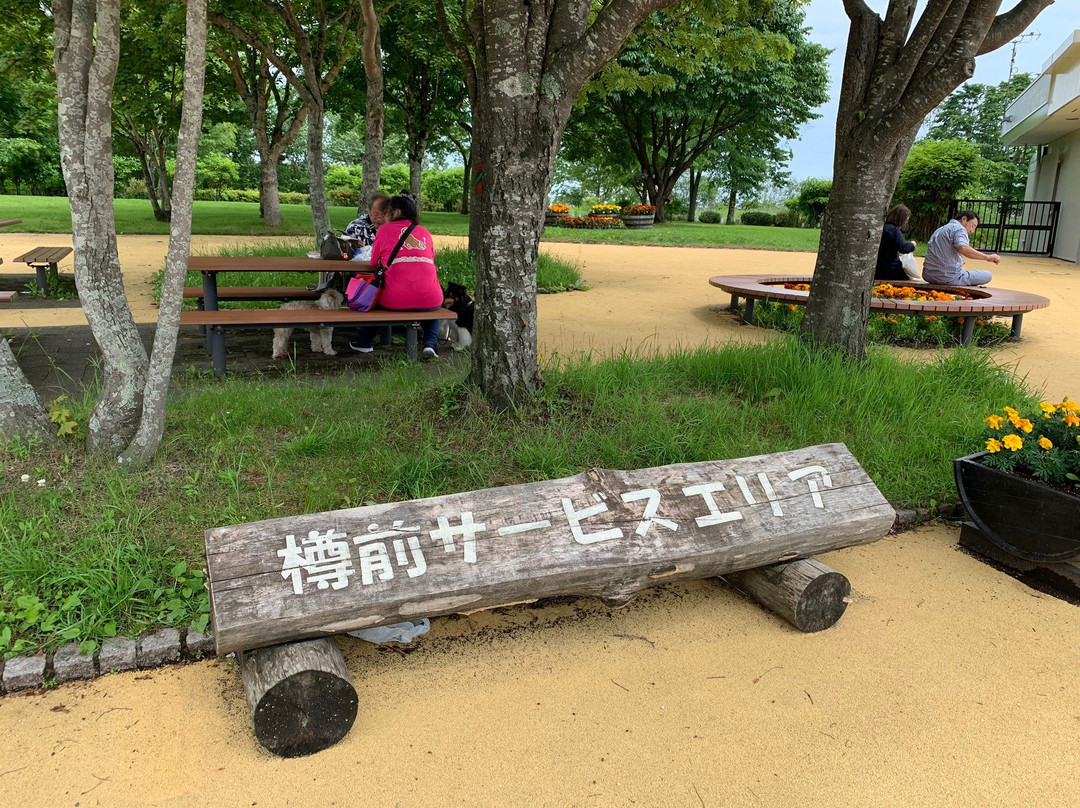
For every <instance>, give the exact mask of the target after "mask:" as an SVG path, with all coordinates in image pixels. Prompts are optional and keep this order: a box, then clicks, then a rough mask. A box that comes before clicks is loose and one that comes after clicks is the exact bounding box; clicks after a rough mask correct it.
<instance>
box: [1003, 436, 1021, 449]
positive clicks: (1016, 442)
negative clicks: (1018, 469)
mask: <svg viewBox="0 0 1080 808" xmlns="http://www.w3.org/2000/svg"><path fill="white" fill-rule="evenodd" d="M1002 444H1003V445H1004V446H1005V448H1006V449H1008V450H1009V451H1010V452H1015V451H1016V450H1017V449H1022V448H1023V447H1024V439H1023V438H1021V437H1020V436H1019V435H1006V436H1005V439H1004V440H1002Z"/></svg>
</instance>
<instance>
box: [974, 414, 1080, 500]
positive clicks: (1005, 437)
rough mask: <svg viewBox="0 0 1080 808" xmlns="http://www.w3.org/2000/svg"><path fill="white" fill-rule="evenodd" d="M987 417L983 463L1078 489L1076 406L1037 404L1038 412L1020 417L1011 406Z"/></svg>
mask: <svg viewBox="0 0 1080 808" xmlns="http://www.w3.org/2000/svg"><path fill="white" fill-rule="evenodd" d="M1002 412H1003V413H1004V415H996V414H995V415H988V416H987V417H986V418H984V419H983V423H985V424H986V428H987V431H986V435H985V439H986V451H987V452H989V454H988V455H987V456H986V457H985V458H983V463H984V464H985V465H987V466H991V467H992V468H996V469H1001V470H1002V471H1008V472H1015V471H1021V472H1025V473H1027V474H1030V475H1031V476H1032V477H1036V478H1038V479H1040V480H1043V481H1045V482H1049V483H1061V484H1071V485H1073V486H1078V487H1080V404H1077V403H1076V402H1075V401H1073V400H1071V399H1069V398H1066V399H1065V400H1064V401H1062V402H1061V403H1060V404H1051V403H1050V402H1048V401H1042V402H1040V403H1039V412H1038V413H1028V415H1029V416H1030V417H1027V418H1025V417H1022V416H1021V415H1020V413H1019V412H1018V411H1017V410H1015V409H1014V408H1012V407H1005V408H1004V409H1003V410H1002Z"/></svg>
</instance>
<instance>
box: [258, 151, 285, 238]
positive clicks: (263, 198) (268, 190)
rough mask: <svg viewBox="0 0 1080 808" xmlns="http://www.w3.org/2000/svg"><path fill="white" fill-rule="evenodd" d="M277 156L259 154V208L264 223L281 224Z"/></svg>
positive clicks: (272, 225) (277, 225)
mask: <svg viewBox="0 0 1080 808" xmlns="http://www.w3.org/2000/svg"><path fill="white" fill-rule="evenodd" d="M277 169H278V167H277V158H276V157H273V158H271V157H269V156H266V157H264V156H262V155H259V208H260V210H261V211H262V217H263V224H265V225H268V226H269V227H280V226H281V192H280V191H279V190H278V170H277Z"/></svg>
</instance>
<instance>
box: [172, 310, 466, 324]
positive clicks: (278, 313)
mask: <svg viewBox="0 0 1080 808" xmlns="http://www.w3.org/2000/svg"><path fill="white" fill-rule="evenodd" d="M456 319H457V313H456V312H453V311H450V309H436V310H435V311H388V310H386V309H377V310H375V311H353V310H352V309H260V310H258V311H255V310H252V309H217V310H215V311H182V312H180V325H192V326H195V325H203V326H206V325H209V326H214V325H217V326H224V327H244V326H251V327H253V328H258V327H262V326H266V327H271V328H281V327H288V326H298V325H327V326H330V325H338V324H342V323H344V324H351V325H357V324H364V323H416V322H426V321H428V320H456Z"/></svg>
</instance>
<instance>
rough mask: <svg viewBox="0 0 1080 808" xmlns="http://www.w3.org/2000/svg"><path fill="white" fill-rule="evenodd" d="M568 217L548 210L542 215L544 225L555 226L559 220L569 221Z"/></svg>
mask: <svg viewBox="0 0 1080 808" xmlns="http://www.w3.org/2000/svg"><path fill="white" fill-rule="evenodd" d="M569 218H570V217H569V215H567V214H565V213H552V212H551V211H550V210H549V211H547V212H546V213H545V214H544V224H545V225H549V224H557V223H558V221H559V219H569Z"/></svg>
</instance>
